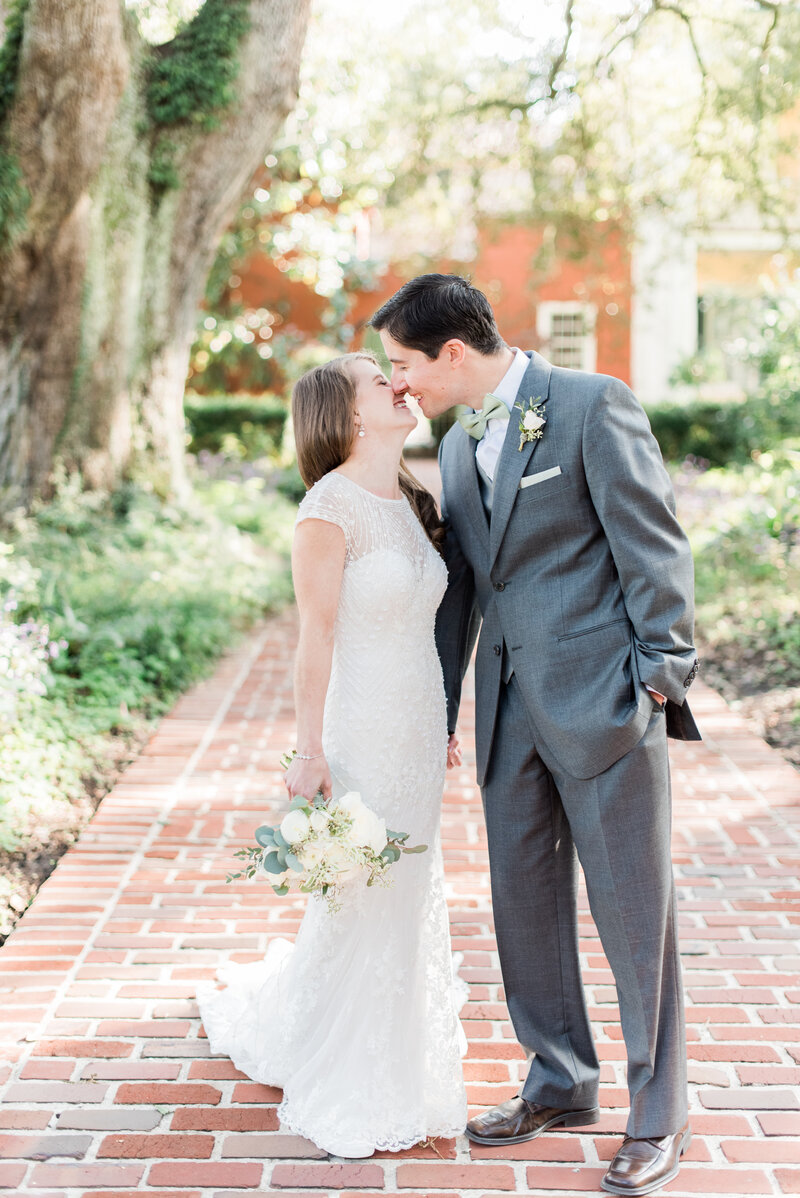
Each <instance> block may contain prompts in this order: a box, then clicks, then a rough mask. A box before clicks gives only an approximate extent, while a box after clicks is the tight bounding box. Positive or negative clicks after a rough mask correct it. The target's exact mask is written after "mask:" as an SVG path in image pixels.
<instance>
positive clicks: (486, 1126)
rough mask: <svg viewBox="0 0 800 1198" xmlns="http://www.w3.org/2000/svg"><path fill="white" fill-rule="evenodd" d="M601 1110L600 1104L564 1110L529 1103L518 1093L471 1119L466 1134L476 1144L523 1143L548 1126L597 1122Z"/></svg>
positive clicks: (574, 1125)
mask: <svg viewBox="0 0 800 1198" xmlns="http://www.w3.org/2000/svg"><path fill="white" fill-rule="evenodd" d="M599 1118H600V1111H599V1110H598V1109H597V1107H589V1108H587V1109H586V1110H578V1111H572V1110H564V1109H562V1108H561V1107H556V1106H540V1105H539V1103H538V1102H528V1100H527V1098H523V1097H522V1095H521V1094H518V1095H517V1096H516V1098H509V1100H508V1102H503V1103H501V1104H500V1106H493V1107H492V1109H491V1110H490V1111H484V1112H483V1114H482V1115H477V1116H476V1118H474V1119H470V1121H469V1123H468V1124H467V1135H468V1137H469V1138H470V1140H473V1141H474V1142H475V1143H476V1144H497V1145H499V1146H502V1145H503V1144H520V1143H521V1142H522V1141H523V1140H533V1139H535V1137H536V1136H540V1135H541V1134H542V1132H543V1131H547V1129H548V1127H579V1126H581V1125H582V1124H584V1123H597V1121H598V1119H599Z"/></svg>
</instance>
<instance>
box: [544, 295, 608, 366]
mask: <svg viewBox="0 0 800 1198" xmlns="http://www.w3.org/2000/svg"><path fill="white" fill-rule="evenodd" d="M596 312H597V309H596V308H595V306H594V304H581V303H578V302H576V301H573V300H563V301H562V300H553V301H550V300H548V301H545V302H544V303H541V304H538V305H537V307H536V332H537V333H538V335H539V341H540V344H541V350H542V353H543V354H544V356H545V357H546V358H548V359H549V361H551V362H552V363H553V365H554V366H566V367H567V368H568V369H569V370H588V371H593V370H594V369H595V367H596V365H597V339H596V338H595V333H594V322H595V315H596Z"/></svg>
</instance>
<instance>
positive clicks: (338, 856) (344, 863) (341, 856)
mask: <svg viewBox="0 0 800 1198" xmlns="http://www.w3.org/2000/svg"><path fill="white" fill-rule="evenodd" d="M325 864H326V865H329V866H330V868H331V869H335V870H337V872H340V871H341V870H345V869H350V867H351V866H352V864H353V862H352V859H351V857H350V854H349V853H348V851H347V846H346V845H345V844H343V843H342V842H341V841H340V840H329V841H328V842H327V843H326V845H325Z"/></svg>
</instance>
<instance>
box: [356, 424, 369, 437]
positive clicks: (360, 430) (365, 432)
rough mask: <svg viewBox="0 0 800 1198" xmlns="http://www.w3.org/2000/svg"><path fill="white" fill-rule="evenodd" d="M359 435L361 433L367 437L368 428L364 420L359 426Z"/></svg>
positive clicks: (361, 435) (360, 435)
mask: <svg viewBox="0 0 800 1198" xmlns="http://www.w3.org/2000/svg"><path fill="white" fill-rule="evenodd" d="M358 435H359V437H366V435H367V430H366V429H365V428H364V421H363V420H362V421H361V423H360V424H359V426H358Z"/></svg>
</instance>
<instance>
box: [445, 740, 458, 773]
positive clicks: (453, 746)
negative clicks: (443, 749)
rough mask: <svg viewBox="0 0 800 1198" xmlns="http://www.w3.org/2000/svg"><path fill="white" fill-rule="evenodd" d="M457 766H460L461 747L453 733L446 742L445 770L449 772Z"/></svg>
mask: <svg viewBox="0 0 800 1198" xmlns="http://www.w3.org/2000/svg"><path fill="white" fill-rule="evenodd" d="M457 765H461V745H460V743H459V740H458V737H457V736H456V734H455V732H454V733H453V735H452V736H451V737H449V738H448V741H447V768H448V769H449V770H451V769H453V768H454V767H455V766H457Z"/></svg>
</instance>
